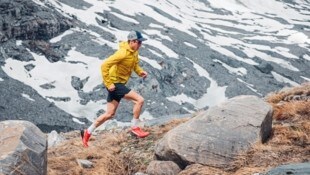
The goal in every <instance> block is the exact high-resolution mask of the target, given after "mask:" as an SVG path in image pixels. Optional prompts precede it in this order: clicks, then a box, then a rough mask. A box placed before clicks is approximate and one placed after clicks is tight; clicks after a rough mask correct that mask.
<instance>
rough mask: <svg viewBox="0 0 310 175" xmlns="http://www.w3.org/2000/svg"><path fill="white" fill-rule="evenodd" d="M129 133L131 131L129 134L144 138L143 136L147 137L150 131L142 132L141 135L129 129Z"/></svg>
mask: <svg viewBox="0 0 310 175" xmlns="http://www.w3.org/2000/svg"><path fill="white" fill-rule="evenodd" d="M130 133H131V135H133V136H135V137H138V138H145V137H147V136H149V135H150V133H148V132H144V133H145V134H144V135H142V136H140V135H138V134H136V133H134V132H133V131H131V132H130ZM146 133H147V134H146Z"/></svg>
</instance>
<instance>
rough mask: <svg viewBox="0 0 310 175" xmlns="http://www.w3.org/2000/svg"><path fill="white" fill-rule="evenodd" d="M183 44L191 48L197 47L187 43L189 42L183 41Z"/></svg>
mask: <svg viewBox="0 0 310 175" xmlns="http://www.w3.org/2000/svg"><path fill="white" fill-rule="evenodd" d="M184 44H185V45H187V46H189V47H192V48H197V47H196V46H195V45H193V44H191V43H189V42H184Z"/></svg>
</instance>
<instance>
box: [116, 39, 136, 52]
mask: <svg viewBox="0 0 310 175" xmlns="http://www.w3.org/2000/svg"><path fill="white" fill-rule="evenodd" d="M119 48H120V49H126V50H128V51H130V52H135V51H134V50H132V49H131V48H130V47H129V44H128V42H127V41H122V42H120V43H119Z"/></svg>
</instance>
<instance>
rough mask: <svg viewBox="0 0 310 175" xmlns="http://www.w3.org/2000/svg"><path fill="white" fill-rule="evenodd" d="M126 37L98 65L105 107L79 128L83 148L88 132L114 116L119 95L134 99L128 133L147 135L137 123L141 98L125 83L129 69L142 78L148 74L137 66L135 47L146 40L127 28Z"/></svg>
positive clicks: (128, 75) (86, 143)
mask: <svg viewBox="0 0 310 175" xmlns="http://www.w3.org/2000/svg"><path fill="white" fill-rule="evenodd" d="M127 39H128V40H127V41H124V42H121V43H120V44H119V49H118V50H117V51H116V52H115V53H114V54H113V55H111V56H110V57H109V58H107V59H106V60H105V61H104V62H103V64H102V65H101V73H102V77H103V82H104V85H105V87H106V89H107V91H108V97H107V102H108V103H107V110H106V112H105V113H104V114H102V115H100V116H99V117H98V118H97V119H96V120H95V122H94V123H93V124H92V125H91V126H90V127H89V128H88V129H85V130H82V131H81V136H82V141H83V145H84V147H88V141H89V138H90V136H91V134H92V132H93V131H94V130H95V129H96V128H97V127H98V126H100V125H101V124H103V123H104V122H105V121H107V120H109V119H111V118H112V117H113V116H114V114H115V112H116V109H117V107H118V105H119V102H120V101H121V99H122V98H125V99H127V100H130V101H132V102H134V107H133V119H132V121H131V123H132V127H131V132H132V133H133V134H135V135H136V136H137V137H140V138H143V137H146V136H148V135H149V133H148V132H144V131H143V130H142V129H141V128H140V127H139V126H138V123H139V122H140V119H139V117H140V112H141V109H142V106H143V103H144V98H143V97H142V96H141V95H139V94H138V93H137V92H135V91H134V90H131V89H129V88H128V87H126V86H125V85H126V83H127V81H128V79H129V78H130V75H131V73H132V71H134V72H135V73H136V74H137V75H139V76H140V77H142V78H146V77H147V75H148V74H147V72H145V71H144V70H143V69H142V68H141V67H140V66H139V58H138V55H139V52H138V50H139V48H140V47H141V44H142V41H145V40H146V39H145V38H143V37H142V34H141V33H140V32H138V31H131V32H130V33H129V34H128V36H127Z"/></svg>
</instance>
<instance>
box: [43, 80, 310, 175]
mask: <svg viewBox="0 0 310 175" xmlns="http://www.w3.org/2000/svg"><path fill="white" fill-rule="evenodd" d="M309 97H310V83H308V84H303V85H302V86H300V87H295V88H292V89H286V90H285V91H284V90H283V91H280V92H276V93H272V94H269V95H268V97H267V98H266V101H267V102H269V103H270V104H271V105H272V106H273V109H274V116H273V118H274V120H273V131H272V136H271V138H270V139H269V141H268V142H267V143H265V144H262V143H256V144H254V145H253V147H252V149H251V150H249V151H248V152H246V153H245V154H244V155H242V156H240V157H238V159H237V160H236V161H235V162H234V165H235V168H234V169H230V170H226V171H225V170H223V169H217V168H212V167H207V166H202V165H192V166H190V167H188V168H187V169H186V170H184V171H182V172H181V173H180V175H187V174H188V175H189V174H200V175H215V174H220V175H248V174H254V173H258V172H265V171H267V170H268V169H270V168H272V167H275V166H278V165H281V164H286V163H296V162H306V161H310V136H309V134H310V98H309ZM185 121H186V119H181V120H175V121H173V122H171V123H169V124H167V125H164V126H157V127H152V128H146V130H148V131H150V133H151V135H150V136H149V137H147V138H144V139H137V138H135V137H133V136H131V135H130V134H129V132H128V130H125V131H120V132H119V131H109V132H103V133H99V134H98V135H97V136H95V137H92V139H91V142H90V144H91V145H90V147H89V148H87V149H85V148H83V147H82V143H81V140H80V136H79V134H78V133H77V132H75V133H73V134H72V133H71V136H70V137H71V138H70V139H68V141H66V142H65V143H63V144H62V145H60V146H57V147H56V148H50V149H49V150H48V174H49V175H58V174H62V175H66V174H67V175H96V174H98V175H99V174H100V175H127V174H128V175H131V174H134V173H135V172H145V170H146V167H147V165H148V164H149V162H150V161H152V160H153V159H154V157H153V156H154V146H155V143H156V141H157V140H159V139H160V138H162V137H163V135H164V134H165V133H166V132H168V131H169V130H170V129H172V128H174V127H176V126H177V125H179V124H180V123H183V122H185ZM76 159H87V160H90V161H91V162H93V163H94V167H93V168H88V169H83V168H81V167H79V166H78V164H77V162H76Z"/></svg>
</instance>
